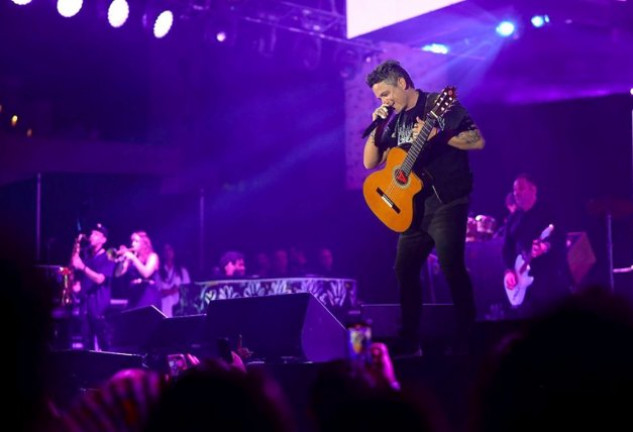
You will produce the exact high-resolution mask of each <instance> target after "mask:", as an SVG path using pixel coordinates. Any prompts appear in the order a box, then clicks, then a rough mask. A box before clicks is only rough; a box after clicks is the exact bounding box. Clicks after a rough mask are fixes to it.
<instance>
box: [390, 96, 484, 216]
mask: <svg viewBox="0 0 633 432" xmlns="http://www.w3.org/2000/svg"><path fill="white" fill-rule="evenodd" d="M417 92H418V95H419V97H418V101H417V103H416V105H415V106H414V107H413V108H411V109H410V110H408V111H404V110H403V111H401V112H400V113H399V114H398V115H396V116H394V118H393V119H391V121H390V122H389V123H388V124H387V126H386V127H385V128H384V130H383V131H382V133H381V134H380V137H381V138H380V140H379V146H380V147H381V148H382V149H386V148H391V147H396V146H398V147H402V148H404V149H405V150H408V149H409V148H410V146H411V142H412V141H413V126H414V124H415V122H416V117H419V118H420V119H422V120H424V119H425V116H426V114H427V113H428V112H429V111H430V110H431V109H432V108H433V103H434V102H435V100H436V98H437V96H438V94H437V93H425V92H423V91H421V90H417ZM443 118H444V123H445V124H444V128H443V130H442V131H441V132H440V133H438V134H437V135H436V136H434V137H433V138H432V139H430V140H429V141H428V143H427V145H425V147H424V150H423V151H422V153H421V154H420V156H419V157H418V160H417V161H416V163H415V165H414V172H415V173H416V174H417V175H418V176H419V177H421V178H423V179H424V180H426V181H428V180H430V182H431V183H432V186H433V190H434V191H435V194H436V195H437V197H438V199H439V200H440V201H441V202H443V203H448V202H451V201H453V200H455V199H458V198H461V197H464V196H467V195H469V194H470V193H471V191H472V187H473V176H472V172H471V170H470V165H469V162H468V153H467V151H466V150H461V149H458V148H455V147H453V146H450V145H448V140H449V139H451V138H452V137H453V136H455V135H457V134H459V133H461V132H464V131H468V130H474V129H476V128H477V127H476V126H475V123H474V122H473V120H472V119H471V118H470V116H469V114H468V112H467V111H466V109H465V108H464V107H463V106H462V105H461V104H459V102H455V104H454V105H453V106H452V107H451V109H450V110H449V111H448V112H447V113H446V114H445V115H444V116H443Z"/></svg>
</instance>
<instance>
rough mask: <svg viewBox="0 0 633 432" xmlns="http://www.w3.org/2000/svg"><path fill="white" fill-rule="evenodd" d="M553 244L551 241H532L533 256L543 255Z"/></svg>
mask: <svg viewBox="0 0 633 432" xmlns="http://www.w3.org/2000/svg"><path fill="white" fill-rule="evenodd" d="M551 247H552V245H551V244H550V243H549V242H546V241H543V240H534V241H533V242H532V258H538V257H540V256H541V255H544V254H546V253H547V252H549V250H550V249H551Z"/></svg>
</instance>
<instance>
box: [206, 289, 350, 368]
mask: <svg viewBox="0 0 633 432" xmlns="http://www.w3.org/2000/svg"><path fill="white" fill-rule="evenodd" d="M206 326H207V328H206V335H207V337H208V338H209V340H211V341H214V340H217V339H218V338H228V339H229V342H230V345H231V348H232V349H235V347H236V346H237V342H238V339H239V338H240V336H241V338H242V343H243V346H245V347H246V348H248V349H249V350H251V351H252V352H253V358H256V359H263V360H266V361H311V362H321V361H329V360H333V359H337V358H342V357H344V356H345V354H346V335H347V331H346V329H345V327H344V326H343V325H342V324H341V323H340V322H339V321H338V320H337V319H336V317H334V315H332V313H331V312H330V311H328V310H327V309H326V308H325V306H323V305H322V304H321V303H320V302H319V301H318V300H317V299H316V298H314V296H313V295H312V294H310V293H297V294H280V295H272V296H264V297H245V298H236V299H229V300H215V301H211V302H209V305H208V308H207V322H206Z"/></svg>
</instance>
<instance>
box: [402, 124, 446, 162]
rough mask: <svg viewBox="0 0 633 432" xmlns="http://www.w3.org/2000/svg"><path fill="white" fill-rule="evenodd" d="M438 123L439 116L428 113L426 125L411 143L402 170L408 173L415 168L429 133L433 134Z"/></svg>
mask: <svg viewBox="0 0 633 432" xmlns="http://www.w3.org/2000/svg"><path fill="white" fill-rule="evenodd" d="M436 124H437V117H436V116H433V115H432V113H428V114H427V115H426V119H425V121H424V126H423V127H422V130H421V131H420V133H419V134H418V136H417V137H416V138H415V140H413V143H412V144H411V148H410V149H409V151H408V153H407V157H406V158H405V160H404V162H403V163H402V170H403V171H404V172H405V173H406V174H409V173H410V172H411V170H412V169H413V164H414V163H415V161H416V160H417V159H418V156H419V155H420V153H422V150H424V148H425V147H426V143H427V140H428V138H429V135H430V134H431V131H432V130H433V128H434V127H435V125H436Z"/></svg>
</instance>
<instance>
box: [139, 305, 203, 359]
mask: <svg viewBox="0 0 633 432" xmlns="http://www.w3.org/2000/svg"><path fill="white" fill-rule="evenodd" d="M205 322H206V315H203V314H200V315H187V316H180V317H173V318H166V319H164V320H161V321H160V322H159V323H158V325H157V326H156V329H155V330H154V332H153V334H152V335H151V337H150V339H149V342H148V346H147V349H148V351H149V352H152V353H157V354H174V353H186V352H188V353H194V352H200V350H201V349H203V348H204V347H205V346H207V345H208V342H209V341H207V338H206V337H205V335H204V329H205Z"/></svg>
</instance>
